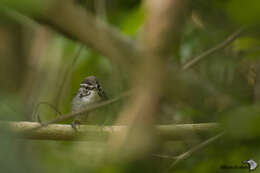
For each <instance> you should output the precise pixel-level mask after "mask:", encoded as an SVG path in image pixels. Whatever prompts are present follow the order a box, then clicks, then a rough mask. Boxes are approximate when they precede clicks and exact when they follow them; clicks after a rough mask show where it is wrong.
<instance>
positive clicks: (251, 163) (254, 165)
mask: <svg viewBox="0 0 260 173" xmlns="http://www.w3.org/2000/svg"><path fill="white" fill-rule="evenodd" d="M243 163H244V164H248V167H249V170H250V171H253V170H255V169H256V168H257V166H258V164H257V163H256V162H255V161H254V160H245V161H243Z"/></svg>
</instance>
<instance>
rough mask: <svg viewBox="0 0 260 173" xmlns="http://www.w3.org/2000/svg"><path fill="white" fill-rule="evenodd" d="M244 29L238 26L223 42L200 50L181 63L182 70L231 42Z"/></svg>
mask: <svg viewBox="0 0 260 173" xmlns="http://www.w3.org/2000/svg"><path fill="white" fill-rule="evenodd" d="M244 30H245V28H244V27H242V28H239V29H238V30H237V31H235V32H234V33H232V34H231V35H230V36H228V38H227V39H226V40H224V41H223V42H221V43H219V44H218V45H216V46H215V47H212V48H211V49H209V50H206V51H205V52H202V54H200V55H198V56H196V57H194V58H191V60H190V61H188V62H187V63H185V64H184V65H183V68H182V69H183V70H187V69H189V68H191V67H192V66H194V65H196V64H197V63H198V62H199V61H201V60H202V59H203V58H205V57H207V56H209V55H211V54H213V53H215V52H217V51H219V50H221V49H223V48H225V47H226V46H228V45H229V44H230V43H232V42H233V41H234V40H236V39H237V38H238V37H239V36H240V35H241V34H242V32H243V31H244Z"/></svg>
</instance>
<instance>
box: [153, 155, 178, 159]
mask: <svg viewBox="0 0 260 173" xmlns="http://www.w3.org/2000/svg"><path fill="white" fill-rule="evenodd" d="M152 156H154V157H158V158H161V159H172V160H176V159H177V158H178V157H177V156H170V155H163V154H152Z"/></svg>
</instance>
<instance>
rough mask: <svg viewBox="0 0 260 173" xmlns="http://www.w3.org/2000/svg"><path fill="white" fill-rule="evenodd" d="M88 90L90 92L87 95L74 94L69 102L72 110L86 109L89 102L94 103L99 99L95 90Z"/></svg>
mask: <svg viewBox="0 0 260 173" xmlns="http://www.w3.org/2000/svg"><path fill="white" fill-rule="evenodd" d="M89 92H90V94H89V95H87V96H84V97H80V95H76V96H75V97H74V99H73V100H72V104H71V111H72V112H78V111H81V110H83V109H86V108H87V106H88V105H89V104H92V103H95V102H97V101H99V100H100V99H101V98H100V96H99V95H98V93H97V91H95V90H91V91H89Z"/></svg>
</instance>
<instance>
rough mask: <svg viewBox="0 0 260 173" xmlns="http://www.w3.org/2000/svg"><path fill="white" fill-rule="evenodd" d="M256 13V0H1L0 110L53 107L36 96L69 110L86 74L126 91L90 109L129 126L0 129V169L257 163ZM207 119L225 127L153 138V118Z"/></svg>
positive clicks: (9, 115) (259, 10) (31, 114)
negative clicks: (104, 133)
mask: <svg viewBox="0 0 260 173" xmlns="http://www.w3.org/2000/svg"><path fill="white" fill-rule="evenodd" d="M259 17H260V2H259V1H257V0H250V1H244V0H226V1H221V0H211V1H204V0H196V1H189V0H164V1H156V0H146V1H139V0H75V1H70V0H65V1H58V0H48V1H40V0H38V1H35V0H26V1H18V0H1V1H0V119H1V121H36V120H35V114H36V112H37V113H38V114H39V115H40V116H41V119H42V121H43V122H44V121H48V120H51V119H54V118H55V117H56V116H57V114H56V112H55V110H53V109H52V108H51V107H50V106H48V105H46V104H42V105H41V106H39V109H37V110H36V107H37V105H38V104H39V103H41V102H47V103H49V104H51V105H53V106H55V108H56V109H57V110H59V111H60V112H61V113H62V114H67V113H69V111H70V102H71V100H72V98H73V96H74V94H75V93H76V92H77V89H78V87H79V84H80V82H81V81H82V80H84V78H85V77H86V76H89V75H95V76H97V77H98V79H99V81H100V83H101V85H102V86H103V89H104V90H105V92H106V93H107V95H108V97H109V98H114V97H117V96H119V95H120V94H122V93H125V92H127V91H130V90H131V91H132V92H131V95H130V96H129V97H125V98H123V99H121V100H120V101H117V102H116V103H113V104H110V105H108V106H104V107H101V108H99V109H98V110H96V111H95V116H93V117H89V124H92V125H100V126H101V125H103V124H104V122H105V125H108V126H111V125H122V124H127V125H128V126H129V127H130V128H129V130H127V131H126V132H123V133H122V134H120V135H112V136H110V137H109V138H108V139H106V140H87V141H84V142H82V141H81V142H79V141H70V140H67V141H59V140H28V139H20V138H19V139H18V138H17V137H16V136H13V134H12V133H9V132H8V131H5V130H4V129H3V130H1V132H0V134H1V138H2V139H1V142H0V170H1V172H63V173H67V172H68V173H70V172H100V173H118V172H178V173H185V172H200V173H202V172H226V171H229V172H245V171H247V170H245V169H228V170H227V169H221V166H223V165H230V166H236V165H238V166H241V165H243V166H246V165H244V164H242V161H244V160H247V159H253V160H255V161H256V162H258V163H260V150H259V144H260V140H259V136H260V128H259V123H260V107H259V103H258V102H259V99H260V83H259V82H260V78H259V77H260V74H259V72H260V68H259V67H260V63H259V57H260V49H259V48H260V33H259V24H260V23H259V22H260V21H259ZM70 122H71V120H70V119H68V120H65V121H62V122H59V123H62V124H68V123H70ZM213 122H214V123H218V124H219V125H221V132H222V131H224V132H225V134H224V135H222V133H221V135H219V134H218V133H217V132H215V133H214V134H210V135H208V134H207V135H201V134H197V133H192V132H189V133H188V134H183V138H182V139H178V140H173V139H170V138H169V139H161V138H160V134H159V135H158V134H157V133H156V132H155V130H154V128H153V127H154V125H158V124H168V125H172V124H196V123H213ZM210 128H211V127H209V129H208V130H209V131H210V130H211V129H210ZM206 131H207V130H206ZM96 135H98V134H96ZM216 135H218V136H216ZM212 137H213V138H212ZM101 138H102V137H101ZM209 139H210V140H212V141H211V142H210V141H209ZM203 142H204V143H203ZM205 142H206V143H205ZM201 144H205V145H201ZM196 147H199V149H200V150H197V148H196ZM190 149H191V150H190ZM190 151H192V152H190ZM185 152H188V153H189V152H190V153H189V154H190V155H181V154H183V153H185ZM176 156H184V157H177V161H178V162H177V163H176V162H175V161H176ZM175 163H176V164H175ZM171 165H172V166H171ZM255 172H259V169H256V170H255Z"/></svg>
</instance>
